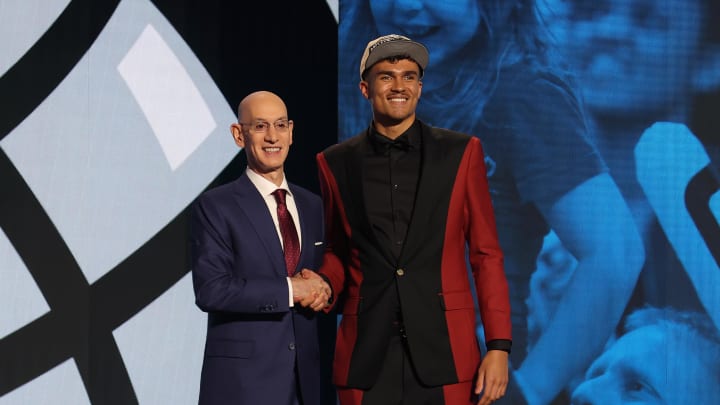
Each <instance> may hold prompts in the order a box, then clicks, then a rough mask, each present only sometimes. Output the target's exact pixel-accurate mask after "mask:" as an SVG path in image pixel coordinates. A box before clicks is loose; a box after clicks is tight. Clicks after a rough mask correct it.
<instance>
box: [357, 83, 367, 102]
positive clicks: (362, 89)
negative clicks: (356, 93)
mask: <svg viewBox="0 0 720 405" xmlns="http://www.w3.org/2000/svg"><path fill="white" fill-rule="evenodd" d="M358 87H360V93H362V95H363V97H365V99H369V96H368V84H367V82H366V81H365V80H361V81H360V83H359V84H358Z"/></svg>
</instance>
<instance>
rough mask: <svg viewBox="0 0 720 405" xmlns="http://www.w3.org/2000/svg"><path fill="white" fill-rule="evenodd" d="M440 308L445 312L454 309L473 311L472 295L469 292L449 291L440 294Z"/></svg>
mask: <svg viewBox="0 0 720 405" xmlns="http://www.w3.org/2000/svg"><path fill="white" fill-rule="evenodd" d="M439 296H440V306H442V309H444V310H445V311H454V310H456V309H472V310H474V309H475V302H473V298H472V293H471V292H470V290H465V291H451V292H445V293H440V294H439Z"/></svg>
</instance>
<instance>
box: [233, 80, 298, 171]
mask: <svg viewBox="0 0 720 405" xmlns="http://www.w3.org/2000/svg"><path fill="white" fill-rule="evenodd" d="M238 113H239V114H238V117H239V120H238V121H239V122H238V123H237V124H233V125H232V126H231V127H230V131H231V132H232V135H233V138H234V139H235V143H236V144H237V145H238V146H239V147H241V148H244V149H245V155H246V156H247V163H248V167H249V168H250V170H252V171H254V172H256V173H258V174H260V175H261V176H263V177H265V178H266V179H268V180H270V181H272V182H273V183H275V184H277V185H280V183H282V180H283V176H284V173H283V165H284V164H285V159H286V158H287V156H288V152H289V150H290V145H292V128H293V123H292V121H288V116H287V109H286V107H285V103H283V101H282V100H281V99H280V97H278V96H276V95H275V94H273V93H270V92H257V93H253V94H251V95H249V96H247V97H246V98H245V99H244V100H243V101H242V102H241V103H240V108H239V111H238Z"/></svg>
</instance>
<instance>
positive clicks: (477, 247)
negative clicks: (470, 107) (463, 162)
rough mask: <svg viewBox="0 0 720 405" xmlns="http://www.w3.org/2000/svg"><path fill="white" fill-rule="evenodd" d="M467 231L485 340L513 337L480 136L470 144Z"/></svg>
mask: <svg viewBox="0 0 720 405" xmlns="http://www.w3.org/2000/svg"><path fill="white" fill-rule="evenodd" d="M468 148H470V151H469V152H470V159H469V165H468V170H469V173H468V176H466V179H467V185H466V187H467V190H468V192H467V195H468V203H467V204H466V206H465V209H466V218H467V221H466V224H465V234H466V238H467V240H468V247H469V258H470V266H471V268H472V274H473V279H474V281H475V288H476V292H477V297H478V306H479V309H480V316H481V318H482V323H483V327H484V330H485V341H486V342H490V341H493V340H498V339H503V340H511V319H510V298H509V292H508V284H507V280H506V278H505V271H504V267H503V253H502V250H501V248H500V242H499V240H498V236H497V228H496V225H495V215H494V212H493V207H492V202H491V200H490V189H489V185H488V180H487V174H486V170H485V162H484V154H483V150H482V146H481V144H480V141H479V139H477V138H472V139H471V140H470V143H469V145H468Z"/></svg>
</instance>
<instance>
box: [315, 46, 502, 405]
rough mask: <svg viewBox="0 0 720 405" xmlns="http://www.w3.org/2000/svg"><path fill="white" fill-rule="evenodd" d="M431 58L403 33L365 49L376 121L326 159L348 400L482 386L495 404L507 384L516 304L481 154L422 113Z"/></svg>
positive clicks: (407, 399)
mask: <svg viewBox="0 0 720 405" xmlns="http://www.w3.org/2000/svg"><path fill="white" fill-rule="evenodd" d="M428 59H429V55H428V52H427V49H426V48H425V46H423V45H422V44H420V43H418V42H415V41H412V40H410V39H409V38H407V37H404V36H399V35H388V36H384V37H380V38H377V39H375V40H373V41H371V42H370V43H368V45H367V47H366V49H365V53H364V55H363V57H362V60H361V63H360V76H361V81H360V91H361V92H362V94H363V96H364V97H365V98H366V99H367V100H368V101H369V102H370V105H371V107H372V112H373V121H372V124H371V125H370V127H369V128H368V129H367V130H365V131H363V132H361V133H360V134H358V135H356V136H355V137H353V138H351V139H349V140H347V141H345V142H342V143H340V144H338V145H334V146H332V147H330V148H328V149H327V150H325V151H324V152H322V153H320V154H318V156H317V160H318V165H319V174H320V180H321V181H320V183H321V188H322V191H323V199H324V205H325V220H326V235H327V238H328V241H327V243H328V246H327V250H326V253H325V259H324V263H323V266H322V268H321V270H320V273H321V274H322V275H324V276H325V277H326V279H327V280H329V282H330V284H331V287H332V290H333V294H334V296H335V300H334V302H338V301H340V302H342V315H343V317H342V321H341V324H340V329H339V331H338V338H337V345H336V353H335V360H334V370H333V374H334V376H333V380H334V382H335V384H336V385H337V386H338V394H339V397H340V402H341V404H343V405H351V404H353V405H354V404H358V405H359V404H364V405H368V404H372V405H378V404H391V403H394V404H397V403H401V402H402V403H412V404H462V403H466V404H469V403H475V402H474V401H475V400H474V398H473V394H474V395H477V394H480V393H482V397H481V398H480V402H479V403H481V404H486V403H490V402H492V401H494V400H496V399H497V398H499V397H501V396H502V395H504V392H505V389H506V386H507V382H508V352H509V351H510V346H511V334H510V329H511V327H510V304H509V298H508V286H507V281H506V279H505V275H504V272H503V264H502V251H501V249H500V246H499V243H498V239H497V232H496V229H495V219H494V214H493V210H492V205H491V202H490V195H489V191H488V184H487V177H486V173H485V165H484V162H483V151H482V147H481V145H480V141H479V140H478V139H477V138H474V137H471V136H469V135H465V134H461V133H458V132H454V131H450V130H446V129H439V128H434V127H430V126H428V125H425V124H424V123H422V122H421V121H419V120H418V119H416V116H415V109H416V107H417V103H418V100H419V99H420V95H421V90H422V82H421V78H422V74H423V71H424V69H425V67H426V66H427V63H428ZM466 247H467V250H466ZM466 252H467V253H468V255H469V260H470V264H471V267H472V275H473V277H472V280H473V284H474V285H473V286H471V283H470V279H469V277H468V272H467V266H466V257H467V256H466ZM473 288H474V289H475V292H476V295H477V297H478V303H479V308H480V314H481V317H482V320H483V326H484V330H485V338H486V342H487V349H488V353H487V355H486V356H485V358H484V359H483V360H482V361H481V357H480V350H479V347H478V342H477V337H476V334H475V331H476V328H475V319H476V317H475V309H474V303H473V293H472V289H473ZM473 383H474V384H473Z"/></svg>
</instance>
